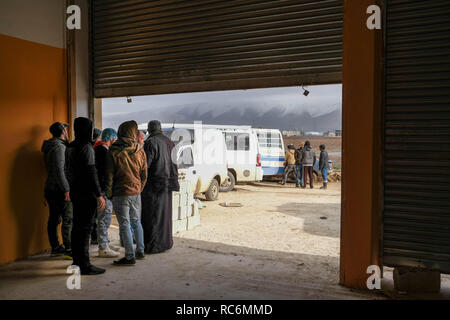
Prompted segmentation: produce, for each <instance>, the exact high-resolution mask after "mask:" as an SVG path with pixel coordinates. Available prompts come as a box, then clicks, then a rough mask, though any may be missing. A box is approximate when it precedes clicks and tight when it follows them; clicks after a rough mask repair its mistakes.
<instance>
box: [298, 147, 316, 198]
mask: <svg viewBox="0 0 450 320" xmlns="http://www.w3.org/2000/svg"><path fill="white" fill-rule="evenodd" d="M300 162H301V163H302V166H303V170H304V172H305V176H304V184H303V185H302V188H305V187H306V180H307V177H309V187H310V188H311V189H313V188H314V174H313V167H314V164H315V163H316V153H315V151H314V149H313V148H312V147H311V143H310V142H309V141H305V146H304V147H303V150H302V158H301V161H300Z"/></svg>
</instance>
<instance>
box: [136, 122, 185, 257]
mask: <svg viewBox="0 0 450 320" xmlns="http://www.w3.org/2000/svg"><path fill="white" fill-rule="evenodd" d="M148 132H149V137H148V138H147V140H146V141H145V143H144V150H145V153H146V154H147V166H148V179H147V184H146V185H145V188H144V191H143V192H142V226H143V228H144V242H145V252H146V253H158V252H163V251H166V250H169V249H170V248H172V246H173V238H172V191H179V190H180V185H179V183H178V167H177V165H176V163H175V162H174V161H172V150H173V148H174V147H175V145H174V143H173V142H172V141H171V140H170V139H169V138H167V137H166V136H165V135H164V134H163V133H162V130H161V122H159V121H157V120H153V121H150V122H149V123H148Z"/></svg>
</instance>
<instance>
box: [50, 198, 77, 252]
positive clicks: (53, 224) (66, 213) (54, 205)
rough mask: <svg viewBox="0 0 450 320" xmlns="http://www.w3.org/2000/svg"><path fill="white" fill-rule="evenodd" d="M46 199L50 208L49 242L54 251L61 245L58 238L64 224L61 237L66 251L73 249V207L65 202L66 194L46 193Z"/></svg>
mask: <svg viewBox="0 0 450 320" xmlns="http://www.w3.org/2000/svg"><path fill="white" fill-rule="evenodd" d="M45 199H46V200H47V203H48V207H49V216H48V223H47V233H48V241H49V242H50V245H51V246H52V249H54V248H56V247H58V246H59V245H60V243H59V238H58V226H59V224H60V223H61V222H62V227H61V235H62V239H63V244H64V247H65V248H66V250H70V248H71V239H70V238H71V231H72V205H71V203H70V202H67V201H64V194H55V193H50V192H46V194H45Z"/></svg>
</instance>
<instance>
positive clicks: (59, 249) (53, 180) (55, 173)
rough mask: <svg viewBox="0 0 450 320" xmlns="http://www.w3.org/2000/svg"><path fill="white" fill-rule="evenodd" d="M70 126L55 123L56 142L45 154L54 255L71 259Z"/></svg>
mask: <svg viewBox="0 0 450 320" xmlns="http://www.w3.org/2000/svg"><path fill="white" fill-rule="evenodd" d="M66 127H67V125H66V124H62V123H60V122H55V123H54V124H52V125H51V126H50V133H51V134H52V135H53V138H51V139H49V140H45V141H44V143H43V144H42V148H41V151H42V152H43V153H44V156H45V166H46V168H47V172H48V177H47V180H46V181H45V191H44V192H45V199H46V200H47V203H48V206H49V209H50V210H49V211H50V214H49V217H48V224H47V232H48V240H49V242H50V245H51V247H52V255H61V254H64V253H65V254H67V255H69V256H70V255H71V254H72V253H71V240H70V236H71V229H72V208H71V204H70V195H69V191H70V188H69V182H68V181H67V178H66V174H65V172H64V165H65V152H66V146H67V131H66ZM61 220H62V228H61V231H62V232H61V233H62V238H63V245H61V244H60V243H59V239H58V225H59V224H60V222H61Z"/></svg>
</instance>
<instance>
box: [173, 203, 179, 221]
mask: <svg viewBox="0 0 450 320" xmlns="http://www.w3.org/2000/svg"><path fill="white" fill-rule="evenodd" d="M178 208H179V207H178V206H177V207H174V206H172V221H174V220H178V215H179V214H180V213H179V212H178Z"/></svg>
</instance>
